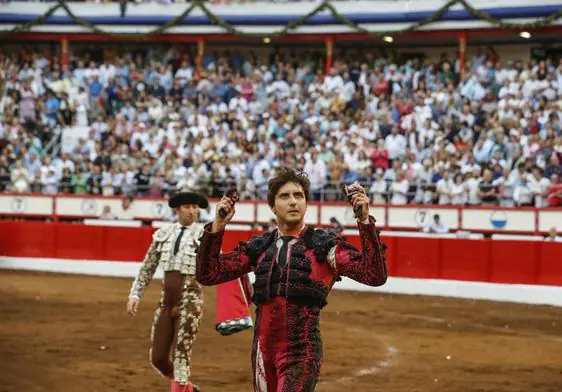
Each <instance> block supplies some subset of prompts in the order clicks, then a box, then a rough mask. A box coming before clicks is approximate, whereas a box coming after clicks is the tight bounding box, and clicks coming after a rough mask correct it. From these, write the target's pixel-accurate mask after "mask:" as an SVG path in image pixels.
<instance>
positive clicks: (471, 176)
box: [466, 168, 482, 206]
mask: <svg viewBox="0 0 562 392" xmlns="http://www.w3.org/2000/svg"><path fill="white" fill-rule="evenodd" d="M466 175H467V176H468V179H467V180H466V190H467V204H468V205H472V206H477V205H480V204H481V203H482V200H481V199H480V195H479V193H478V191H479V186H480V181H482V180H481V178H480V169H479V168H475V169H474V170H473V171H472V172H468V173H466Z"/></svg>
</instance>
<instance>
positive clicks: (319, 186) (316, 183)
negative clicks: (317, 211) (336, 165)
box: [304, 151, 327, 200]
mask: <svg viewBox="0 0 562 392" xmlns="http://www.w3.org/2000/svg"><path fill="white" fill-rule="evenodd" d="M304 172H305V173H306V174H307V175H308V178H309V179H310V190H311V193H312V197H313V200H321V196H322V195H321V193H322V190H323V189H324V187H325V186H326V179H327V170H326V164H325V163H324V162H323V161H321V160H320V159H318V153H317V152H316V151H314V152H312V154H311V158H310V160H308V161H307V162H306V163H305V165H304Z"/></svg>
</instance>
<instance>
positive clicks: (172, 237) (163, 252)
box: [129, 222, 203, 298]
mask: <svg viewBox="0 0 562 392" xmlns="http://www.w3.org/2000/svg"><path fill="white" fill-rule="evenodd" d="M180 233H181V225H180V224H179V223H174V224H172V225H169V226H165V227H162V228H161V229H159V230H158V231H156V232H155V233H154V235H153V236H152V243H151V244H150V248H149V249H148V252H147V253H146V256H145V258H144V261H143V262H142V266H141V269H140V271H139V273H138V275H137V277H136V279H135V281H134V282H133V286H132V288H131V293H130V295H129V297H131V298H141V297H142V295H143V294H144V290H145V289H146V287H147V286H148V285H149V284H150V281H151V280H152V277H153V276H154V273H155V272H156V268H158V265H159V264H161V265H162V268H163V269H164V272H166V271H179V272H181V273H182V274H184V275H195V268H196V255H197V248H198V246H199V243H200V239H201V236H202V234H203V226H202V225H201V224H199V223H196V222H195V223H192V224H191V225H190V226H187V227H186V228H185V232H184V233H183V235H182V237H181V240H180V247H179V250H178V252H177V253H176V254H175V255H174V245H175V243H176V240H177V238H178V236H179V235H180Z"/></svg>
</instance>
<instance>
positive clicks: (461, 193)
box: [451, 174, 467, 206]
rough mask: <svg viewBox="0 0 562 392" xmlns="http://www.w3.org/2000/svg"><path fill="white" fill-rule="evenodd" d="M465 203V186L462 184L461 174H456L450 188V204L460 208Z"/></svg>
mask: <svg viewBox="0 0 562 392" xmlns="http://www.w3.org/2000/svg"><path fill="white" fill-rule="evenodd" d="M466 201H467V192H466V186H465V184H464V182H463V178H462V174H457V175H456V176H455V180H454V183H453V185H452V186H451V204H453V205H457V206H462V205H465V204H466Z"/></svg>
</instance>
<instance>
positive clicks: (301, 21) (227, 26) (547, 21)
mask: <svg viewBox="0 0 562 392" xmlns="http://www.w3.org/2000/svg"><path fill="white" fill-rule="evenodd" d="M457 5H461V6H462V7H463V8H464V9H465V10H466V11H467V12H469V13H470V14H471V15H472V16H474V17H475V18H477V19H479V20H483V21H486V22H488V23H490V24H492V25H494V26H496V27H498V28H502V29H520V30H524V29H536V28H541V27H547V26H550V25H552V24H553V23H554V22H555V21H557V20H558V19H560V18H562V10H560V11H558V12H554V13H552V14H551V15H549V16H547V17H544V18H542V19H539V20H536V21H534V22H529V23H510V22H504V21H502V20H501V19H495V18H493V17H492V16H490V15H489V14H488V13H486V12H483V11H480V10H478V9H476V8H474V7H472V6H471V5H470V4H469V2H468V1H467V0H449V1H447V3H445V4H444V5H443V6H442V7H440V8H439V9H437V10H436V11H435V12H434V13H433V14H432V15H431V16H429V17H427V18H425V19H422V20H420V21H417V22H416V23H413V24H411V25H410V26H408V27H406V28H405V29H402V30H392V31H371V30H368V29H366V28H364V27H362V26H361V25H360V24H357V23H354V22H352V21H351V20H349V18H347V17H346V16H345V15H343V14H341V13H340V12H339V11H338V10H337V9H336V7H334V6H333V5H332V4H331V3H330V1H329V0H324V1H323V2H322V3H320V4H319V5H318V6H316V7H315V8H314V9H312V10H311V11H310V12H309V13H307V14H305V15H303V16H301V17H299V18H297V19H295V20H293V21H291V22H289V23H288V24H287V25H286V26H285V27H283V28H282V29H279V30H276V31H271V32H270V33H267V34H264V33H250V32H244V31H241V30H240V29H239V28H237V27H236V26H235V25H233V24H231V23H228V22H226V21H225V20H224V19H223V18H221V17H220V16H217V15H215V14H214V13H213V12H212V11H211V10H210V9H209V8H208V7H207V5H206V4H205V2H204V1H203V0H193V1H192V3H191V5H190V6H189V7H187V8H186V10H185V11H184V12H182V13H181V14H180V15H178V16H176V17H174V18H172V19H170V20H169V21H167V22H166V23H164V24H162V25H161V26H158V27H157V28H154V29H153V30H151V31H149V32H146V33H113V32H110V31H107V30H104V29H102V28H100V27H98V26H96V25H94V24H92V23H90V22H88V21H87V20H85V19H83V18H81V17H79V16H76V15H75V14H74V13H73V12H72V10H71V9H70V7H69V6H68V5H67V4H66V3H64V2H63V1H61V0H59V1H58V3H57V4H56V5H53V6H52V7H51V8H49V9H48V10H47V11H46V12H45V14H43V15H41V16H38V17H36V18H35V19H33V20H31V21H29V22H27V23H24V24H21V25H19V26H15V27H14V28H12V29H10V30H6V31H3V32H0V36H2V35H7V34H10V33H19V32H27V31H30V30H31V29H32V28H33V27H35V26H38V25H41V24H44V23H45V22H46V21H47V20H48V19H49V17H50V16H52V15H53V14H54V13H55V12H57V11H58V10H59V9H63V10H64V11H65V12H66V14H67V15H68V16H69V17H70V18H71V19H72V20H73V21H74V22H75V23H76V24H77V25H79V26H82V27H85V28H86V29H88V30H89V31H91V32H94V33H98V34H103V35H109V36H113V37H121V38H129V39H130V38H136V39H149V38H150V36H152V35H157V34H163V33H165V32H166V31H168V29H170V28H172V27H174V26H176V25H178V24H179V23H180V22H181V21H182V20H184V19H185V18H187V17H188V16H189V15H190V14H191V12H192V11H194V10H195V9H199V10H201V12H202V13H203V14H204V15H205V16H206V17H207V18H208V19H209V20H210V21H211V22H212V23H213V24H215V25H217V26H220V27H221V28H222V29H224V31H225V32H226V33H229V34H233V35H238V36H245V37H254V38H265V37H270V36H282V35H286V34H289V33H290V32H292V31H294V30H295V29H297V28H299V27H300V26H303V25H305V24H306V21H307V20H308V19H309V18H311V17H313V16H315V15H317V14H319V13H321V12H324V11H329V12H330V14H331V15H332V16H333V17H334V18H335V19H336V20H337V21H338V22H340V23H341V24H343V25H345V26H347V27H349V28H350V29H351V30H352V31H354V32H359V33H365V34H373V35H378V36H386V35H390V36H392V35H398V34H404V33H408V32H412V31H416V30H419V29H420V28H422V27H424V26H428V25H431V24H433V23H436V22H438V21H439V20H441V19H442V18H443V16H444V15H445V13H446V12H447V11H449V9H451V8H452V7H454V6H457Z"/></svg>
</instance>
